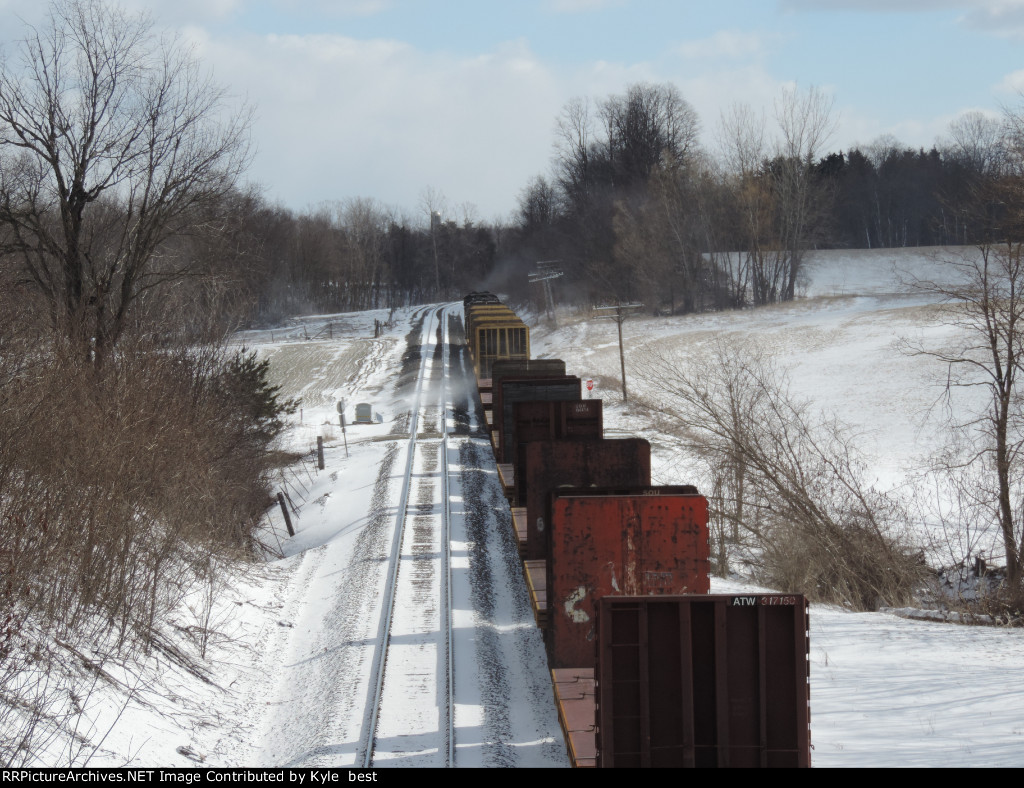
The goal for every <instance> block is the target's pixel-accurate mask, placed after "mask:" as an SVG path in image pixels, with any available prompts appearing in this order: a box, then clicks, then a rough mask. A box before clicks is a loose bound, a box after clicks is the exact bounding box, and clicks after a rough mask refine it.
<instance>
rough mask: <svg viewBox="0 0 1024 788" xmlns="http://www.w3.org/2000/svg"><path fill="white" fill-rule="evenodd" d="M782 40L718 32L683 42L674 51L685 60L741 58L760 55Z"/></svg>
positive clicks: (767, 35)
mask: <svg viewBox="0 0 1024 788" xmlns="http://www.w3.org/2000/svg"><path fill="white" fill-rule="evenodd" d="M782 40H783V36H781V35H778V34H771V33H746V32H743V31H742V30H720V31H719V32H717V33H715V34H714V35H713V36H711V37H710V38H704V39H700V40H694V41H684V42H683V43H681V44H680V45H679V46H678V47H677V48H676V51H677V52H678V53H679V54H680V55H682V56H683V57H686V58H693V59H708V58H731V59H736V58H743V57H753V56H757V55H762V54H765V53H766V52H768V51H769V50H770V49H773V48H774V46H775V45H776V44H778V43H779V42H781V41H782Z"/></svg>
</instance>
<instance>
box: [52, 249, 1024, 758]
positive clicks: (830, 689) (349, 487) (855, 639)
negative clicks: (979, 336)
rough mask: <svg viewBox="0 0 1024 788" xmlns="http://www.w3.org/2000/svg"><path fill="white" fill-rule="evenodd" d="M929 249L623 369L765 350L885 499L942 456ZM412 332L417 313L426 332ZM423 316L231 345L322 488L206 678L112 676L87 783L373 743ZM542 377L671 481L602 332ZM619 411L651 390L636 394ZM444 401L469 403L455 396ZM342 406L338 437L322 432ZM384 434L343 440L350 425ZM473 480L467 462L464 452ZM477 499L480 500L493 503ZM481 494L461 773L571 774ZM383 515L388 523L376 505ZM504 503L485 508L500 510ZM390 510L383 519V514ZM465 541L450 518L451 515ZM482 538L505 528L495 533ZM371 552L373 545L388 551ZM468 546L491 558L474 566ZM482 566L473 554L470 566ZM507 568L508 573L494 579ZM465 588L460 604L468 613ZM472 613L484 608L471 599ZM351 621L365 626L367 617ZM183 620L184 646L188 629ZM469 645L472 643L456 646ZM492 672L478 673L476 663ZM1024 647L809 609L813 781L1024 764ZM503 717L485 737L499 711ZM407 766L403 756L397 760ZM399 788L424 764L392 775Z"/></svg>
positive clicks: (264, 571) (675, 339) (569, 340)
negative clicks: (399, 777)
mask: <svg viewBox="0 0 1024 788" xmlns="http://www.w3.org/2000/svg"><path fill="white" fill-rule="evenodd" d="M931 265H932V263H931V261H930V258H929V256H928V254H927V253H925V252H921V251H917V250H914V251H900V252H893V251H872V252H858V253H853V252H847V253H841V252H840V253H819V254H817V255H815V256H814V265H813V266H812V268H811V269H810V271H809V274H808V277H809V281H808V282H807V285H806V289H805V290H806V295H805V297H803V298H801V299H800V300H798V301H797V302H795V303H793V304H786V305H782V306H777V307H770V308H766V309H761V310H751V311H745V312H737V313H724V314H712V315H699V316H691V317H685V318H673V319H664V318H658V319H655V318H646V317H637V318H635V319H631V320H629V321H628V322H627V323H626V324H625V345H626V348H627V359H626V361H627V375H629V374H630V373H629V365H630V364H631V363H632V362H631V360H632V358H634V357H635V356H636V355H637V354H643V352H644V350H645V348H649V347H655V346H664V345H673V346H682V347H685V348H692V349H693V350H694V351H695V352H696V351H697V350H699V349H700V348H701V347H704V346H707V345H708V344H709V343H710V342H712V341H713V340H714V339H715V338H717V337H721V336H733V337H736V338H740V339H743V340H745V341H750V342H757V343H760V344H761V345H762V346H764V347H766V348H769V349H770V350H771V351H773V352H774V353H776V354H778V355H779V356H780V357H781V358H783V359H784V361H785V363H786V364H787V365H788V366H790V367H791V369H792V380H793V382H794V385H795V387H796V388H797V390H798V392H799V393H800V394H802V395H805V396H807V397H810V398H812V399H813V400H814V402H815V404H816V406H817V407H820V408H824V409H828V410H830V411H833V412H835V413H837V414H838V415H840V416H841V418H842V419H843V420H845V421H846V422H848V423H850V424H851V425H853V426H854V427H855V428H856V429H857V431H858V433H859V435H860V439H861V444H862V448H864V450H865V451H866V452H867V454H868V456H869V457H870V458H871V461H872V468H873V471H874V475H875V477H876V478H877V479H878V482H879V484H880V485H883V486H891V485H898V484H900V483H901V482H902V481H903V480H904V479H905V478H906V477H907V474H909V473H910V472H911V471H912V469H913V468H914V467H916V464H917V463H918V462H919V460H920V457H921V456H922V454H923V453H925V452H927V451H928V450H930V449H933V448H934V447H936V446H937V445H938V442H939V439H940V438H939V434H938V431H937V422H936V419H935V411H934V409H933V407H932V406H933V405H934V403H935V402H936V400H937V399H938V397H939V395H940V393H941V390H942V386H943V383H944V379H945V370H944V368H943V367H942V366H941V365H940V364H937V363H936V362H934V361H933V360H929V359H925V358H920V357H917V358H914V357H909V356H907V355H904V354H901V353H900V352H899V350H898V349H897V348H896V347H895V342H896V341H897V340H898V339H899V338H900V337H902V336H910V335H914V336H918V335H922V334H923V335H924V336H925V337H926V338H927V340H928V341H930V342H935V343H941V342H943V341H944V337H946V336H947V332H948V331H949V329H947V328H944V327H941V326H937V325H934V324H933V323H932V322H931V320H930V319H931V318H933V317H934V316H935V306H934V304H931V303H929V302H928V299H925V298H922V297H921V296H920V295H915V294H913V293H907V292H905V291H904V290H903V288H901V286H900V285H899V281H898V280H899V276H898V275H897V274H896V273H894V269H895V268H899V269H903V270H915V271H918V272H921V271H927V270H929V269H930V267H931ZM421 312H422V311H421ZM421 312H420V313H417V311H416V310H408V311H405V312H403V313H401V314H400V315H397V316H396V321H395V323H394V324H393V326H392V327H391V328H389V329H387V330H386V331H385V332H384V334H383V335H382V336H380V337H378V338H374V321H375V320H385V319H387V317H388V315H387V314H386V313H384V312H376V313H361V314H357V315H339V316H321V317H315V318H308V319H305V320H303V321H301V322H296V323H295V324H294V325H293V326H291V327H289V328H287V329H283V330H275V331H274V332H270V331H261V332H251V333H248V334H246V335H245V336H243V337H240V341H243V342H245V343H246V344H247V345H248V346H250V347H256V348H258V349H259V350H260V351H261V353H262V354H264V356H265V357H268V358H269V359H270V360H271V364H272V366H273V369H274V374H275V376H276V378H277V381H278V382H279V383H280V384H281V385H282V387H283V393H284V394H285V395H286V396H301V397H302V411H301V413H297V414H296V417H295V424H294V426H293V429H292V431H291V433H290V438H289V440H290V444H291V447H292V448H293V449H296V450H298V451H302V452H306V453H309V452H311V451H312V450H313V449H315V446H316V440H317V437H321V438H323V439H324V442H325V446H326V457H325V459H326V463H325V464H326V468H325V470H324V471H319V472H318V471H317V470H316V467H315V465H314V464H312V463H311V462H307V463H306V464H305V465H303V466H302V467H296V468H295V469H293V470H292V472H290V473H289V474H288V476H287V479H286V482H285V484H284V486H283V489H284V491H286V492H287V493H288V495H289V497H290V498H291V500H292V502H293V504H294V506H295V509H296V511H295V513H294V514H293V515H292V519H293V525H294V528H295V531H296V535H295V536H294V537H289V536H288V534H287V532H286V530H285V526H284V523H283V519H282V516H281V513H280V511H279V510H277V509H276V508H275V509H273V510H271V512H270V520H271V525H272V535H271V536H270V537H269V541H270V544H271V546H272V547H273V548H274V550H275V551H277V552H279V553H280V556H281V557H271V558H269V559H268V562H267V564H266V565H265V566H260V567H255V568H253V569H252V570H251V571H250V572H248V574H247V576H246V577H245V578H243V579H239V580H238V581H237V582H235V583H233V585H232V586H231V587H229V588H226V589H224V599H223V600H222V601H221V603H220V605H219V606H218V608H217V609H216V611H215V612H214V616H213V621H214V623H215V624H216V626H217V629H218V632H219V634H218V635H217V636H215V637H214V638H212V639H211V642H210V646H209V650H208V652H207V657H206V659H205V660H201V663H202V664H203V665H204V667H205V670H206V673H205V677H204V679H202V680H201V679H200V678H198V677H196V676H195V675H193V674H192V673H190V672H188V671H186V670H184V669H183V668H182V667H181V666H180V665H176V664H174V663H173V661H172V662H169V661H168V660H167V658H166V657H164V656H159V657H158V656H154V657H153V658H152V660H151V661H150V662H149V663H147V664H144V665H141V666H139V665H131V666H128V667H125V668H123V669H122V670H121V672H120V673H119V674H118V678H119V679H120V681H121V682H123V684H124V685H125V686H128V687H134V688H136V690H137V693H138V697H137V698H136V699H134V700H131V701H130V702H129V703H128V704H127V706H125V705H124V702H123V699H124V694H123V692H122V691H115V690H112V689H102V690H98V691H97V696H99V695H102V697H103V698H105V701H104V704H102V708H101V709H100V711H98V712H89V713H88V717H89V718H88V719H83V721H82V724H81V725H80V731H81V732H82V735H83V736H85V737H86V739H87V740H88V742H89V744H88V746H85V747H83V748H80V752H81V753H85V754H89V753H91V757H90V760H89V765H93V766H124V765H132V766H164V767H170V766H197V765H203V766H240V765H246V766H290V765H292V766H293V765H321V766H323V765H351V764H353V763H354V762H355V760H354V759H355V757H356V749H357V748H356V743H355V740H354V737H355V736H356V735H357V733H358V730H359V729H360V727H362V726H363V725H364V721H365V714H366V711H365V709H364V707H363V704H364V702H365V698H364V696H363V695H362V692H363V690H362V689H360V688H361V687H362V683H361V682H363V681H364V679H363V675H364V673H367V672H368V670H369V666H368V662H367V658H366V653H368V652H367V650H368V649H371V648H372V647H373V645H374V643H373V634H372V633H373V631H375V628H376V624H375V623H374V622H367V621H361V620H360V616H361V615H363V612H365V611H366V610H369V609H370V608H371V607H372V604H373V600H372V597H373V593H374V591H373V589H374V587H375V586H374V583H375V582H376V574H375V573H374V572H375V570H373V562H374V560H375V556H376V555H377V552H378V551H379V547H380V545H379V544H378V542H380V541H385V540H386V539H385V535H384V534H385V531H386V527H387V523H388V522H390V520H389V518H390V517H391V516H392V515H391V514H389V512H391V509H392V508H393V502H390V499H387V495H389V493H388V492H387V489H386V487H387V486H386V485H384V488H382V487H381V482H380V480H381V479H382V478H386V477H387V474H386V473H385V474H383V477H382V472H381V468H382V466H385V465H386V467H387V468H390V467H391V464H392V463H394V467H395V469H396V470H395V471H393V472H390V473H391V475H392V476H393V475H394V474H397V473H398V471H397V468H398V467H399V464H400V463H399V461H398V460H397V459H396V455H394V452H395V451H396V450H395V449H394V448H393V447H394V446H395V444H396V441H397V440H398V439H397V438H396V435H398V434H399V433H400V431H401V427H402V424H403V423H404V422H403V419H404V414H405V413H407V412H408V410H409V408H410V401H409V396H410V395H409V390H408V388H407V387H404V388H403V387H401V386H400V381H399V378H400V373H401V372H402V367H403V353H404V352H405V349H406V342H405V338H406V335H407V334H410V333H411V332H413V331H414V330H415V319H414V318H415V316H416V314H421ZM532 341H533V355H534V356H537V357H559V358H563V359H565V360H566V362H567V365H568V369H569V372H570V373H571V374H576V375H579V376H580V377H581V378H583V379H584V380H586V379H588V378H589V379H593V380H594V381H595V384H596V385H595V391H594V396H595V397H601V398H603V399H604V400H605V417H604V418H605V426H606V429H607V430H608V431H609V433H610V434H640V435H643V436H644V437H649V438H650V439H651V440H652V444H653V446H654V450H655V471H656V476H657V477H658V478H657V481H658V482H659V483H685V482H687V481H689V480H688V479H680V478H676V477H675V476H673V474H675V473H677V471H676V470H675V469H676V468H677V467H678V466H677V465H675V464H673V463H671V462H669V455H670V454H671V452H672V447H671V446H669V445H667V444H666V439H665V437H664V436H660V435H656V434H654V433H653V432H652V431H651V429H650V425H649V424H647V423H646V422H645V419H644V416H643V414H642V413H641V412H639V411H638V410H635V409H631V408H629V407H627V406H623V405H622V403H621V397H620V396H619V394H618V389H617V380H618V376H619V359H618V344H617V337H616V335H615V327H614V325H613V324H612V323H610V322H606V321H591V320H588V319H587V316H585V315H581V314H576V313H572V312H570V311H564V312H561V313H560V314H559V325H558V327H557V328H555V327H550V326H543V325H541V326H537V327H536V328H535V329H534V332H533V340H532ZM629 385H630V390H631V391H634V390H635V391H637V392H642V391H643V390H644V389H645V382H644V381H643V380H641V379H634V378H632V377H630V378H629ZM451 396H452V398H453V399H454V398H456V397H458V396H460V393H458V392H456V393H453V394H452V395H451ZM342 399H344V401H345V404H346V413H347V418H348V424H347V426H346V430H345V432H344V433H342V431H341V429H340V428H339V422H338V413H337V410H336V407H337V403H338V401H339V400H342ZM359 402H366V403H369V404H371V406H372V409H373V412H374V414H375V416H378V415H379V419H374V420H372V421H371V422H370V423H366V424H358V425H355V424H352V423H351V420H352V418H353V416H354V407H355V404H356V403H359ZM460 440H461V441H462V444H460V445H461V446H462V447H463V448H462V449H461V451H460V455H459V456H460V459H461V461H464V462H466V463H469V462H470V459H471V456H475V455H474V454H473V451H474V450H473V448H472V447H473V441H472V439H471V438H469V437H463V438H460ZM488 483H489V482H487V481H486V479H484V481H483V482H482V484H483V486H482V487H481V488H479V490H485V491H486V490H487V489H490V488H488V487H487V486H486V485H487V484H488ZM479 490H477V491H476V492H473V491H471V490H469V489H468V488H467V489H457V490H453V491H452V505H453V510H454V512H455V516H456V522H461V523H462V524H461V525H457V526H453V527H454V528H456V529H460V528H461V530H456V531H453V537H452V539H453V543H455V542H457V548H458V549H457V550H456V551H455V552H457V553H458V555H457V556H456V559H455V560H457V561H458V562H461V563H458V567H459V568H460V569H461V570H464V574H465V575H466V579H465V588H464V589H462V590H464V591H465V593H466V599H473V600H475V601H472V602H467V603H466V607H465V608H463V609H461V610H458V611H456V618H457V621H456V628H457V631H459V632H461V633H462V634H461V635H458V636H457V638H456V648H457V650H458V651H459V653H457V654H456V661H457V662H458V660H459V659H460V654H461V655H462V656H461V658H462V659H463V663H464V664H466V663H468V662H471V661H473V660H477V661H476V662H475V664H474V666H473V667H472V668H471V669H467V670H466V673H465V674H464V678H462V679H459V680H458V681H460V682H461V684H460V686H459V687H458V688H457V689H458V690H459V693H461V694H460V695H459V696H458V697H459V698H460V699H461V700H460V705H459V707H458V709H457V712H456V722H457V724H458V726H459V727H457V733H456V765H471V766H480V765H486V766H541V767H556V766H565V765H567V760H566V758H565V754H564V751H563V748H562V744H561V741H560V738H559V735H560V734H559V730H558V724H557V719H556V718H555V716H554V708H553V704H552V702H551V697H550V695H551V693H550V684H549V678H548V676H547V671H546V666H545V664H544V661H543V648H542V645H541V641H540V637H539V634H538V633H537V631H536V630H535V629H534V628H533V627H532V624H531V621H532V619H530V616H529V609H528V605H527V604H526V600H525V598H523V597H522V596H520V595H521V594H522V593H523V586H522V582H521V578H518V579H517V578H516V577H515V572H514V571H512V570H514V569H515V567H514V565H513V563H512V562H510V561H508V560H507V559H506V558H504V557H500V556H497V557H496V551H498V550H499V548H500V545H489V546H487V548H486V553H487V555H488V556H489V557H488V558H487V560H488V561H491V562H492V563H489V564H487V571H486V573H485V574H486V576H487V577H488V578H489V580H490V581H493V586H492V587H491V588H490V589H489V590H488V591H487V594H486V599H484V600H481V599H480V598H479V594H478V591H474V587H475V584H478V583H479V582H482V580H481V577H483V575H480V574H479V573H478V574H476V575H474V574H473V567H474V566H477V565H478V562H480V561H482V560H484V548H483V546H482V545H483V541H482V540H484V539H485V538H486V537H485V536H484V535H482V534H481V533H479V532H476V531H473V526H472V521H473V517H472V516H471V515H470V514H469V512H470V511H471V509H472V506H473V503H472V501H471V500H470V499H471V498H472V497H473V496H474V495H475V494H477V493H479ZM382 495H383V496H384V498H385V499H384V500H383V501H382V499H381V496H382ZM498 505H499V502H494V511H495V512H497V510H498V509H497V508H498ZM382 511H383V512H385V515H383V516H382V514H381V512H382ZM460 516H461V517H462V518H463V519H462V520H461V521H459V520H458V518H459V517H460ZM488 517H492V518H495V519H493V520H492V521H490V522H489V524H488V525H487V528H489V529H490V528H493V530H497V528H498V524H500V522H501V515H500V513H496V514H493V515H490V514H489V515H488ZM378 531H379V532H378ZM475 545H481V546H480V547H479V548H477V547H476V546H475ZM474 550H479V552H474ZM505 564H508V566H505ZM748 588H749V586H746V585H742V581H741V580H739V579H733V580H729V581H722V580H720V579H717V578H715V579H713V580H712V593H725V592H732V591H737V590H741V589H743V590H746V589H748ZM459 590H460V589H459V588H456V589H455V592H456V593H458V592H459ZM474 593H477V594H478V597H473V596H472V595H473V594H474ZM361 611H362V612H361ZM190 615H191V614H190V613H189V611H188V610H182V613H181V617H180V621H178V622H177V623H178V625H179V627H180V628H181V629H182V631H184V630H187V629H188V627H189V626H190V625H191V624H192V623H194V621H193V620H191V619H190ZM459 638H462V639H461V640H460V639H459ZM481 654H485V655H487V664H484V663H483V662H481V661H479V660H478V659H477V658H478V657H479V655H481ZM1022 657H1024V630H1019V629H1017V630H1008V629H996V628H980V627H962V626H956V625H952V624H938V623H933V622H922V621H914V620H908V619H904V618H899V617H896V616H894V615H888V614H882V613H861V614H854V613H849V612H845V611H842V610H839V609H835V608H827V607H822V606H812V609H811V660H812V665H811V685H812V686H811V713H812V743H813V745H814V751H813V754H812V760H813V764H814V765H815V766H818V767H853V766H872V767H878V766H997V765H998V766H1018V767H1020V766H1024V659H1022ZM499 695H500V696H507V697H506V701H507V700H508V699H509V698H510V699H511V702H509V703H508V705H507V706H503V707H502V708H503V709H505V711H503V712H502V714H501V715H499V716H500V718H499V717H498V716H495V712H494V711H493V709H494V708H497V706H496V704H497V700H496V697H497V696H499ZM410 747H412V745H410ZM70 753H71V749H70V748H69V747H68V746H67V745H66V744H61V743H60V742H54V743H53V745H52V748H51V749H50V750H49V751H48V752H46V753H41V754H40V755H39V758H40V763H41V764H44V765H62V764H64V763H66V762H67V760H68V758H69V754H70ZM391 762H392V763H394V765H396V766H403V765H404V766H419V765H433V762H432V761H430V759H429V757H428V756H426V755H422V754H418V753H416V754H414V753H413V752H412V750H411V749H410V751H409V753H408V757H403V756H402V755H401V754H400V753H399V754H395V755H394V756H393V760H392V761H391Z"/></svg>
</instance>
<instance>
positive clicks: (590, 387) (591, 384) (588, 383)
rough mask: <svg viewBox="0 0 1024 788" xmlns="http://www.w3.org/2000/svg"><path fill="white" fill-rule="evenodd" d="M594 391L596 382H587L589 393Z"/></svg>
mask: <svg viewBox="0 0 1024 788" xmlns="http://www.w3.org/2000/svg"><path fill="white" fill-rule="evenodd" d="M593 390H594V381H592V380H588V381H587V391H593Z"/></svg>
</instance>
